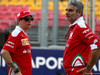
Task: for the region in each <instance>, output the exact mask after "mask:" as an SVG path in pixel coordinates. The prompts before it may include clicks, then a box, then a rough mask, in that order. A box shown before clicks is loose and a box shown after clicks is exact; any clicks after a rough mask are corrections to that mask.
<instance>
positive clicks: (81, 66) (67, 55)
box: [63, 0, 100, 75]
mask: <svg viewBox="0 0 100 75" xmlns="http://www.w3.org/2000/svg"><path fill="white" fill-rule="evenodd" d="M83 8H84V6H83V3H82V2H81V1H79V0H69V1H68V3H67V7H66V17H67V20H68V21H69V22H70V23H71V24H70V26H69V27H70V32H69V33H68V34H67V35H66V36H68V37H67V42H66V47H65V51H64V55H63V66H64V68H65V71H66V75H87V74H89V75H92V73H91V68H92V67H93V65H94V64H95V63H96V61H97V59H98V57H99V55H100V41H99V39H98V38H97V37H96V36H95V35H94V34H93V33H92V31H91V30H90V28H89V27H88V25H87V24H86V23H85V21H84V20H83V17H82V16H83Z"/></svg>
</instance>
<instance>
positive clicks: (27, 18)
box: [23, 17, 33, 21]
mask: <svg viewBox="0 0 100 75" xmlns="http://www.w3.org/2000/svg"><path fill="white" fill-rule="evenodd" d="M23 19H24V20H25V21H29V20H31V21H33V18H32V17H24V18H23Z"/></svg>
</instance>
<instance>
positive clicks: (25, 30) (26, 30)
mask: <svg viewBox="0 0 100 75" xmlns="http://www.w3.org/2000/svg"><path fill="white" fill-rule="evenodd" d="M18 26H19V27H20V28H21V29H22V30H23V31H24V32H25V33H26V34H27V32H28V29H25V28H23V27H21V26H20V25H18Z"/></svg>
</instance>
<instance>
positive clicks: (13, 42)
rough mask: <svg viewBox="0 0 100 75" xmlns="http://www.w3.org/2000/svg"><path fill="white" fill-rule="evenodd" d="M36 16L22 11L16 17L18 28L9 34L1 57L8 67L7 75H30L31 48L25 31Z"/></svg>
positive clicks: (27, 11)
mask: <svg viewBox="0 0 100 75" xmlns="http://www.w3.org/2000/svg"><path fill="white" fill-rule="evenodd" d="M35 16H36V15H35V14H33V13H32V12H30V11H29V10H23V11H21V12H20V13H18V15H17V21H18V23H19V24H18V26H16V28H15V29H14V30H13V31H12V32H11V33H10V35H9V37H8V40H7V41H6V43H5V44H4V46H3V48H2V51H1V56H2V57H3V58H4V60H5V62H6V63H7V65H8V75H31V74H32V61H31V46H30V42H29V39H28V36H27V31H28V29H29V28H31V23H32V21H33V19H34V17H35Z"/></svg>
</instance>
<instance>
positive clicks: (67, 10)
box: [65, 9, 73, 11]
mask: <svg viewBox="0 0 100 75" xmlns="http://www.w3.org/2000/svg"><path fill="white" fill-rule="evenodd" d="M65 11H73V9H65Z"/></svg>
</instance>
